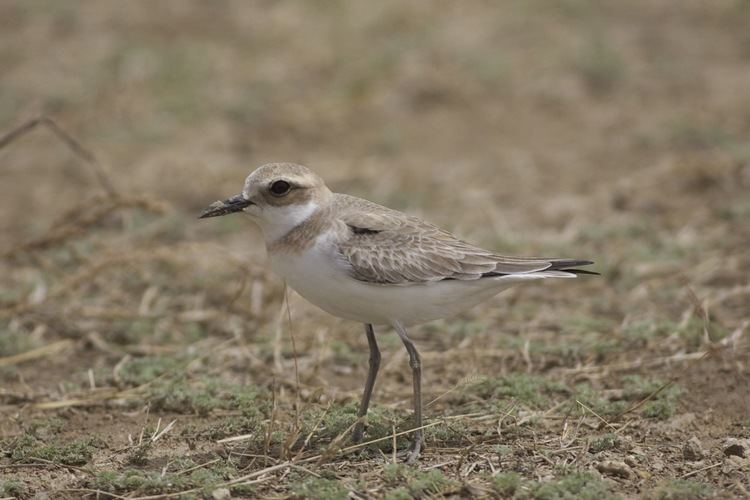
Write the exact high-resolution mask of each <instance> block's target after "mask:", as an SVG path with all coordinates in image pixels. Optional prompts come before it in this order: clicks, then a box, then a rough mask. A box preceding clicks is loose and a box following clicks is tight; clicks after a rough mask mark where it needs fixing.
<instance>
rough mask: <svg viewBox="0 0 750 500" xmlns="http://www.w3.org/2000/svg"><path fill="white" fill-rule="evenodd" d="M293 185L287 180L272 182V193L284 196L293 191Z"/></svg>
mask: <svg viewBox="0 0 750 500" xmlns="http://www.w3.org/2000/svg"><path fill="white" fill-rule="evenodd" d="M291 189H292V185H291V184H289V183H288V182H287V181H275V182H274V183H273V184H271V188H270V191H271V194H272V195H274V196H284V195H285V194H287V193H288V192H289V191H291Z"/></svg>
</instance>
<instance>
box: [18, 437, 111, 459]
mask: <svg viewBox="0 0 750 500" xmlns="http://www.w3.org/2000/svg"><path fill="white" fill-rule="evenodd" d="M104 447H106V444H105V443H104V442H103V441H102V440H101V439H99V438H97V437H90V438H85V439H77V440H75V441H72V442H70V443H65V444H42V443H41V441H39V440H38V439H36V438H35V437H34V436H32V435H30V434H24V435H23V436H20V437H17V438H15V439H13V440H11V441H10V443H9V445H8V450H9V455H10V458H11V459H12V460H13V461H15V462H33V461H34V459H35V458H40V459H43V460H49V461H50V462H55V463H59V464H65V465H84V464H86V463H88V462H90V461H91V459H92V458H93V456H94V449H95V448H104Z"/></svg>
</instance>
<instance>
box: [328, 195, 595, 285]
mask: <svg viewBox="0 0 750 500" xmlns="http://www.w3.org/2000/svg"><path fill="white" fill-rule="evenodd" d="M336 196H337V198H336V205H337V206H336V208H337V210H336V212H337V218H338V219H339V221H340V222H341V223H342V224H343V225H345V226H346V227H345V228H344V229H343V230H344V231H346V232H347V234H346V236H345V237H344V238H342V240H341V241H340V242H339V244H338V247H339V252H340V253H341V255H342V256H343V257H344V259H345V260H346V261H348V263H349V264H350V266H351V274H352V276H353V277H354V278H356V279H358V280H360V281H365V282H369V283H382V284H408V283H423V282H429V281H439V280H445V279H453V280H475V279H480V278H482V277H485V276H498V275H506V274H519V273H521V274H523V273H533V272H537V271H544V270H559V271H565V270H566V269H567V268H572V267H574V266H580V265H586V264H589V263H590V262H589V261H582V260H572V259H543V258H520V257H508V256H504V255H498V254H495V253H493V252H490V251H487V250H484V249H482V248H479V247H476V246H474V245H471V244H469V243H467V242H465V241H462V240H459V239H458V238H456V237H455V236H453V235H452V234H450V233H449V232H447V231H444V230H442V229H440V228H438V227H436V226H434V225H432V224H430V223H428V222H425V221H422V220H420V219H418V218H416V217H410V216H407V215H405V214H402V213H401V212H397V211H395V210H391V209H388V208H386V207H382V206H380V205H377V204H375V203H371V202H369V201H366V200H362V199H359V198H354V197H351V196H347V195H341V194H338V195H336Z"/></svg>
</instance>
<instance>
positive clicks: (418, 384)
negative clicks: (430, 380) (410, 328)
mask: <svg viewBox="0 0 750 500" xmlns="http://www.w3.org/2000/svg"><path fill="white" fill-rule="evenodd" d="M393 327H394V328H395V329H396V333H398V336H399V337H401V342H403V343H404V347H406V352H408V353H409V366H411V376H412V382H413V383H414V427H415V428H417V430H416V431H414V434H413V436H414V437H413V440H412V442H411V447H410V448H409V454H408V455H407V456H406V463H414V462H415V461H416V460H417V458H419V452H420V451H421V450H422V429H421V428H420V427H422V361H421V360H420V358H419V352H417V348H416V347H415V346H414V342H412V341H411V339H410V338H409V336H408V335H407V334H406V329H405V328H404V327H403V325H402V324H401V323H399V322H395V323H394V324H393Z"/></svg>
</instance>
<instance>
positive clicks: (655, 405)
mask: <svg viewBox="0 0 750 500" xmlns="http://www.w3.org/2000/svg"><path fill="white" fill-rule="evenodd" d="M623 382H624V383H625V387H624V394H623V397H624V398H626V399H628V400H629V401H632V402H636V403H637V402H638V401H641V400H643V399H645V398H647V397H648V396H650V395H651V394H653V393H654V392H656V391H657V390H659V389H661V388H662V387H663V386H664V385H665V382H664V381H662V380H659V379H647V378H644V377H641V376H640V375H628V376H625V377H623ZM682 393H683V390H682V389H681V388H679V387H677V386H675V385H670V386H667V387H665V388H664V389H662V390H661V392H659V393H658V394H656V395H655V396H654V397H653V398H652V399H651V400H650V401H647V402H646V403H645V404H644V405H643V410H642V414H643V416H645V417H648V418H657V419H660V420H664V419H666V418H669V417H671V416H672V415H674V412H675V410H676V406H677V400H678V399H679V397H680V396H681V395H682Z"/></svg>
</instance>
